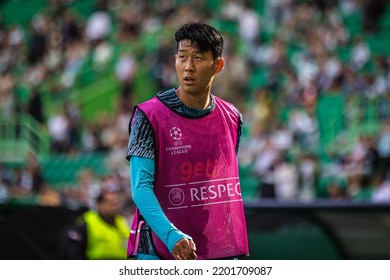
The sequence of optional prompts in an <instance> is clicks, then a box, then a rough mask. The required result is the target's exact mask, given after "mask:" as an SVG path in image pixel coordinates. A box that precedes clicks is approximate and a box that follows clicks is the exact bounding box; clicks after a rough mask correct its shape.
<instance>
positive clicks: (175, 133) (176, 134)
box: [169, 127, 183, 146]
mask: <svg viewBox="0 0 390 280" xmlns="http://www.w3.org/2000/svg"><path fill="white" fill-rule="evenodd" d="M169 135H170V136H171V137H172V138H173V140H175V142H174V143H173V144H174V145H175V146H177V145H181V144H182V142H181V141H180V139H181V138H182V137H183V134H182V132H181V130H180V128H178V127H172V128H171V129H170V130H169Z"/></svg>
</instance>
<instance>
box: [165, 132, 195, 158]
mask: <svg viewBox="0 0 390 280" xmlns="http://www.w3.org/2000/svg"><path fill="white" fill-rule="evenodd" d="M169 136H170V137H171V138H172V140H173V146H168V147H165V151H167V152H168V153H170V154H171V155H181V154H187V153H188V151H189V149H191V148H192V147H191V144H190V143H186V144H185V145H183V141H182V139H183V132H182V131H181V129H180V128H178V127H176V126H173V127H172V128H171V129H170V130H169ZM167 138H168V137H167ZM184 139H185V142H190V139H189V138H188V136H186V137H184Z"/></svg>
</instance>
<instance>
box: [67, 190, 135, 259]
mask: <svg viewBox="0 0 390 280" xmlns="http://www.w3.org/2000/svg"><path fill="white" fill-rule="evenodd" d="M120 207H121V204H120V197H119V193H118V192H114V191H102V192H101V193H100V194H99V196H98V197H97V199H96V208H97V210H96V211H95V210H88V211H86V212H85V213H84V214H82V215H81V216H80V217H79V218H78V219H77V220H76V223H75V225H73V226H71V227H70V228H68V229H67V230H66V231H65V237H64V238H63V239H62V243H61V244H62V246H61V248H60V250H61V253H60V258H61V259H90V260H99V259H100V260H114V259H118V260H120V259H122V260H125V259H126V256H127V255H126V245H127V238H128V236H129V232H130V229H129V227H128V224H127V221H126V219H125V218H124V217H123V216H122V215H120V214H119V211H120Z"/></svg>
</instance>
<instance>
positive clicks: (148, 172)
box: [130, 156, 190, 252]
mask: <svg viewBox="0 0 390 280" xmlns="http://www.w3.org/2000/svg"><path fill="white" fill-rule="evenodd" d="M154 172H155V168H154V161H153V160H151V159H148V158H142V157H135V156H133V157H131V158H130V184H131V193H132V197H133V200H134V202H135V204H136V205H137V207H138V209H139V211H140V212H141V214H142V216H143V217H144V219H145V221H146V222H147V223H148V224H149V226H150V227H151V229H152V230H153V231H154V232H155V233H156V234H157V236H158V237H159V238H160V239H161V240H162V241H163V242H164V244H165V245H166V246H167V247H168V249H169V251H170V252H172V249H173V246H174V245H175V244H176V242H177V241H179V240H180V239H181V238H190V237H189V236H188V235H186V234H184V233H183V232H181V231H180V230H178V229H177V228H176V227H175V226H174V225H173V224H172V223H171V222H170V221H169V220H168V218H167V216H166V215H165V214H164V212H163V210H162V209H161V206H160V204H159V202H158V200H157V197H156V195H155V194H154V191H153V181H154Z"/></svg>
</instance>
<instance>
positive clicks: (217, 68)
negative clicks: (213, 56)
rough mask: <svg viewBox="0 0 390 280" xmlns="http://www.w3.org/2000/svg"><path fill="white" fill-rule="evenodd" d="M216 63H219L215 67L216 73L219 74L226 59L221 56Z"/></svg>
mask: <svg viewBox="0 0 390 280" xmlns="http://www.w3.org/2000/svg"><path fill="white" fill-rule="evenodd" d="M216 63H217V67H216V69H215V74H217V73H219V72H221V71H222V69H223V67H224V66H225V59H223V58H222V57H220V58H218V59H217V62H216Z"/></svg>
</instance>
